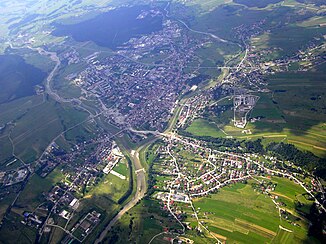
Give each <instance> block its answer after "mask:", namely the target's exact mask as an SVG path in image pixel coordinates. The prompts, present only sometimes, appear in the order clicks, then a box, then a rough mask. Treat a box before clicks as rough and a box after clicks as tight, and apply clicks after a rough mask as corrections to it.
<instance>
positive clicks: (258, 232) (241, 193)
mask: <svg viewBox="0 0 326 244" xmlns="http://www.w3.org/2000/svg"><path fill="white" fill-rule="evenodd" d="M252 182H253V181H249V182H248V184H242V183H237V184H235V185H231V186H227V187H224V188H223V189H221V190H220V191H219V192H218V193H216V194H213V195H211V196H210V197H207V198H201V199H198V200H195V202H194V206H195V208H196V209H198V211H199V218H200V221H203V222H204V223H205V225H207V226H208V229H209V230H210V231H211V232H214V233H215V234H217V236H218V235H219V236H221V237H222V239H224V240H226V241H227V242H228V243H234V242H239V243H266V242H267V243H278V242H277V240H282V241H283V242H282V243H291V241H292V240H296V242H297V243H298V242H303V241H305V240H306V238H307V229H308V222H307V220H306V219H305V218H303V217H302V216H301V215H300V214H299V213H298V211H297V210H296V208H295V205H294V202H295V201H297V198H298V196H301V195H302V194H303V193H304V190H303V189H302V188H301V187H300V186H298V185H296V184H295V183H293V182H292V181H290V180H287V179H283V178H278V177H273V178H272V182H274V183H276V184H277V186H276V189H275V191H274V192H272V194H278V195H281V196H283V198H280V199H281V200H282V201H283V199H285V198H286V199H287V200H288V201H289V202H291V203H293V204H288V205H287V209H288V211H290V212H291V213H293V214H294V215H296V216H298V217H299V218H300V221H298V223H300V225H299V226H293V225H291V224H290V223H288V222H287V221H286V220H284V219H280V218H279V215H278V210H277V209H276V207H275V205H274V203H273V202H272V200H271V199H270V197H268V196H266V195H265V194H261V193H258V192H256V191H255V190H254V189H253V188H252V187H251V185H250V184H251V183H252ZM301 201H302V203H303V204H307V207H308V209H309V208H310V206H311V204H312V201H308V200H301ZM279 225H282V226H283V227H285V228H288V229H290V230H291V231H292V232H291V233H290V232H287V233H284V231H282V230H280V229H279ZM203 238H212V237H211V236H210V235H208V234H205V237H203Z"/></svg>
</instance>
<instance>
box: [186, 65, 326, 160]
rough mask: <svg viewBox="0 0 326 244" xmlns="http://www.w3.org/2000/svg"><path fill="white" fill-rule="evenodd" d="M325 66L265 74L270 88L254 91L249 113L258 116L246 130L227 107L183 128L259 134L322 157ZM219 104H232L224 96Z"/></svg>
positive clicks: (324, 147) (238, 135) (206, 132)
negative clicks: (251, 109) (256, 99)
mask: <svg viewBox="0 0 326 244" xmlns="http://www.w3.org/2000/svg"><path fill="white" fill-rule="evenodd" d="M325 67H326V66H325V65H322V66H319V67H317V68H316V69H315V70H312V71H309V72H305V73H301V72H286V73H280V74H276V75H273V76H270V77H268V81H269V85H268V89H269V90H270V91H271V92H270V93H257V94H256V95H258V96H260V98H259V100H258V102H257V105H256V106H255V108H254V109H253V111H252V112H251V114H250V117H251V118H260V119H259V120H258V121H255V122H254V123H251V122H249V123H248V124H247V126H246V128H245V130H247V131H250V133H249V134H248V133H242V132H243V129H238V128H235V127H234V126H233V122H232V119H233V111H232V110H231V108H228V109H227V110H225V111H223V112H222V113H221V112H219V113H217V114H216V115H215V116H212V115H210V116H208V117H205V118H202V119H197V120H194V122H193V123H192V124H191V125H190V126H189V127H188V128H187V129H186V130H187V131H188V132H190V133H192V134H194V135H196V136H212V137H227V136H233V137H235V138H239V139H257V138H262V139H264V141H266V142H269V141H271V140H276V141H280V140H282V141H284V142H287V143H291V144H294V145H295V146H297V147H298V148H300V149H302V150H307V151H311V152H313V153H314V154H316V155H317V156H321V157H324V156H325V155H326V134H325V128H326V127H325V123H323V121H325V120H326V117H325V115H324V112H323V109H324V104H325V99H324V95H323V94H324V91H325V89H326V86H325V79H324V76H323V73H324V72H325ZM307 91H309V92H307ZM219 105H220V106H225V105H229V106H232V101H230V100H229V101H228V100H224V101H222V102H221V104H219Z"/></svg>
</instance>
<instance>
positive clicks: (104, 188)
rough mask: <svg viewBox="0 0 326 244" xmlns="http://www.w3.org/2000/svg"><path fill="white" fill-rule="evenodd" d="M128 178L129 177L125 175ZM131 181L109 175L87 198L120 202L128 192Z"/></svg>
mask: <svg viewBox="0 0 326 244" xmlns="http://www.w3.org/2000/svg"><path fill="white" fill-rule="evenodd" d="M125 176H126V177H127V176H128V175H127V174H125ZM128 186H129V180H128V179H126V180H122V179H120V178H119V177H117V176H115V175H112V174H108V175H105V176H104V177H103V179H102V180H101V182H100V183H99V184H98V185H96V186H95V187H94V188H92V189H91V190H90V191H89V192H88V193H87V194H86V195H85V198H86V199H88V198H92V197H93V196H101V197H105V198H108V199H111V200H113V201H114V202H118V200H119V199H120V198H121V197H122V196H123V194H124V193H125V192H126V191H127V190H128Z"/></svg>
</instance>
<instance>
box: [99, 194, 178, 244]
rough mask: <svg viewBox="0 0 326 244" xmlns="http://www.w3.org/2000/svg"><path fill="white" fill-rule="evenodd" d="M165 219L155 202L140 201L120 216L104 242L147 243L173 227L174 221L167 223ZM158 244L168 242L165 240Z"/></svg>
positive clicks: (167, 220) (165, 216) (163, 213)
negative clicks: (165, 229)
mask: <svg viewBox="0 0 326 244" xmlns="http://www.w3.org/2000/svg"><path fill="white" fill-rule="evenodd" d="M167 217H168V216H167V213H165V212H163V211H162V210H161V208H160V204H159V203H158V202H157V201H156V200H148V199H145V200H142V201H141V202H140V203H139V204H137V205H136V206H135V207H133V208H132V209H131V210H130V211H129V212H128V213H127V214H125V215H123V216H122V218H121V219H120V220H119V222H118V223H117V224H116V225H115V226H114V228H113V229H112V230H111V231H110V232H109V234H108V236H107V237H106V238H105V239H104V241H105V242H107V241H109V242H110V241H111V242H113V243H127V242H130V241H131V240H132V241H135V242H136V243H148V242H149V241H150V240H151V238H152V237H153V236H155V235H156V234H158V233H161V232H162V231H164V228H165V227H167V228H169V227H173V226H175V223H174V221H172V222H171V221H169V219H168V218H167ZM161 241H163V239H161ZM160 243H168V242H167V240H165V241H163V242H160Z"/></svg>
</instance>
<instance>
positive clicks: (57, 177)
mask: <svg viewBox="0 0 326 244" xmlns="http://www.w3.org/2000/svg"><path fill="white" fill-rule="evenodd" d="M62 179H63V174H62V172H61V171H60V169H59V168H56V169H55V170H54V171H52V172H51V173H50V174H49V175H48V176H47V177H46V178H42V177H40V176H38V175H37V174H34V175H33V176H32V177H31V179H30V180H29V182H28V183H27V185H26V187H25V189H24V190H23V192H22V193H21V194H20V196H19V198H18V199H17V202H16V204H15V208H14V209H13V211H14V212H16V213H19V214H22V210H24V211H31V212H33V211H35V208H36V207H37V206H38V205H39V204H41V203H42V202H43V200H44V199H43V197H42V193H43V192H48V191H49V190H50V189H51V188H52V187H53V186H54V185H55V184H56V183H57V182H59V181H61V180H62Z"/></svg>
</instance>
